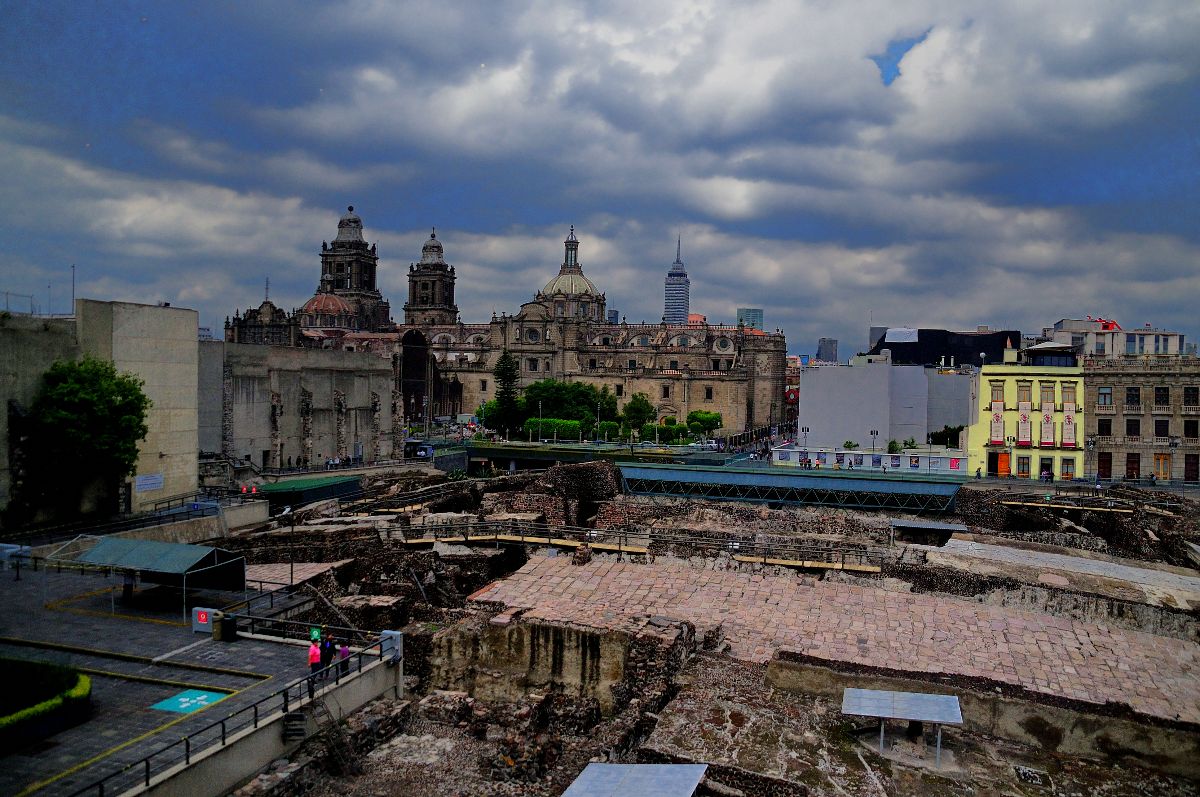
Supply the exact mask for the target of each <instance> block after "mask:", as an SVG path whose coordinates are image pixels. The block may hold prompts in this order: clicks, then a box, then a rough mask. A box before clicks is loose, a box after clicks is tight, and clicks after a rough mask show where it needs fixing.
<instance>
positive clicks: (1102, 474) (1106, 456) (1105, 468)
mask: <svg viewBox="0 0 1200 797" xmlns="http://www.w3.org/2000/svg"><path fill="white" fill-rule="evenodd" d="M1096 478H1097V479H1111V478H1112V452H1111V451H1101V452H1100V453H1099V454H1097V455H1096Z"/></svg>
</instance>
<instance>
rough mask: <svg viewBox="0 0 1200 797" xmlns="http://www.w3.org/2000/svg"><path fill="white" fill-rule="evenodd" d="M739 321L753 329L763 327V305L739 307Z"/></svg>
mask: <svg viewBox="0 0 1200 797" xmlns="http://www.w3.org/2000/svg"><path fill="white" fill-rule="evenodd" d="M737 322H738V323H739V324H744V325H745V326H748V327H750V328H752V329H762V328H763V311H762V308H761V307H739V308H738V309H737Z"/></svg>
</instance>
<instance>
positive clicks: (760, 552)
mask: <svg viewBox="0 0 1200 797" xmlns="http://www.w3.org/2000/svg"><path fill="white" fill-rule="evenodd" d="M527 529H528V531H527ZM406 531H408V532H409V533H411V534H421V535H422V536H424V537H426V538H429V537H432V538H433V539H435V540H441V539H450V538H466V537H467V534H469V533H470V532H475V533H477V534H483V535H489V534H492V535H494V534H499V533H504V534H509V535H511V536H515V537H518V539H519V540H520V541H521V542H522V543H524V542H525V540H526V539H528V538H534V539H532V540H531V541H532V542H534V543H536V542H540V541H542V540H543V539H545V538H549V537H551V536H557V537H560V538H563V539H573V540H575V541H577V542H586V543H605V544H615V545H617V546H618V552H624V550H625V549H626V548H629V547H631V542H630V537H638V538H645V540H646V544H645V545H644V546H643V545H641V544H640V543H633V544H632V547H635V548H641V547H646V548H649V547H652V546H655V545H660V546H671V545H691V546H694V547H699V548H702V549H708V550H712V551H718V552H724V553H736V554H739V555H743V556H753V557H758V558H771V559H793V560H799V561H819V562H826V563H830V564H838V563H840V564H842V565H845V564H846V563H847V562H851V563H853V564H860V565H872V566H876V567H882V566H883V564H884V561H885V558H886V556H885V554H884V553H883V552H882V551H878V550H871V549H870V548H868V547H867V546H866V545H863V546H861V547H849V546H840V547H833V546H831V547H829V548H822V547H816V546H810V545H797V544H793V543H790V542H788V541H787V539H788V538H781V537H772V538H770V539H768V540H765V541H763V540H742V539H730V538H728V537H718V536H712V535H704V534H700V533H694V532H686V531H683V530H671V531H660V530H654V529H650V530H646V531H640V532H631V531H628V530H626V529H591V528H585V527H581V526H566V525H563V526H558V525H554V524H550V523H524V522H522V523H520V524H519V525H518V522H517V521H484V522H480V523H471V522H462V521H455V522H452V523H444V524H437V525H430V526H414V527H411V528H409V529H407V530H406Z"/></svg>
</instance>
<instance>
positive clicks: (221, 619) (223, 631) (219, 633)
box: [212, 612, 237, 642]
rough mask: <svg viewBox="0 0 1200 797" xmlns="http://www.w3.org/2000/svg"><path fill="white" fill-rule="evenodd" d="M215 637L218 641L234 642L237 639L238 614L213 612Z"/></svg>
mask: <svg viewBox="0 0 1200 797" xmlns="http://www.w3.org/2000/svg"><path fill="white" fill-rule="evenodd" d="M212 624H213V639H215V640H216V641H217V642H233V641H234V640H236V639H237V616H236V615H232V614H225V613H224V612H213V618H212Z"/></svg>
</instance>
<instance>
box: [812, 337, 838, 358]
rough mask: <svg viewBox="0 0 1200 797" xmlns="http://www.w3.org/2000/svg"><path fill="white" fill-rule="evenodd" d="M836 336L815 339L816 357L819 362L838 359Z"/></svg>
mask: <svg viewBox="0 0 1200 797" xmlns="http://www.w3.org/2000/svg"><path fill="white" fill-rule="evenodd" d="M837 343H838V342H837V338H821V339H820V340H818V341H817V359H818V360H820V361H821V362H827V363H835V362H837V361H838V353H837Z"/></svg>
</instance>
